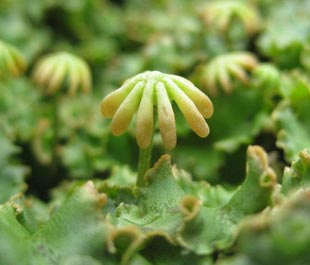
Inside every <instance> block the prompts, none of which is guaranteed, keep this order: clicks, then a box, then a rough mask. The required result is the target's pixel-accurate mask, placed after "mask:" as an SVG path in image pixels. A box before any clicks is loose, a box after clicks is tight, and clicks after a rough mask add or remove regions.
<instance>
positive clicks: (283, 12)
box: [257, 0, 310, 69]
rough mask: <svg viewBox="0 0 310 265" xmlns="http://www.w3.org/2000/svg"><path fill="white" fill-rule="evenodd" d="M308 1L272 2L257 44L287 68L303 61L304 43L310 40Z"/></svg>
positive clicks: (282, 0)
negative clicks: (301, 56) (301, 57)
mask: <svg viewBox="0 0 310 265" xmlns="http://www.w3.org/2000/svg"><path fill="white" fill-rule="evenodd" d="M308 6H309V1H308V0H301V1H299V3H298V5H296V4H295V3H293V2H291V1H289V0H280V1H276V2H274V3H273V4H271V5H270V6H269V9H268V12H267V17H266V19H265V26H264V30H263V33H262V34H261V36H260V38H259V40H258V42H257V43H258V47H259V48H260V50H261V51H262V52H263V54H264V55H266V56H268V57H270V58H272V60H273V61H274V63H276V64H277V65H278V66H279V67H281V68H284V69H292V68H294V67H296V66H299V65H300V54H301V51H302V49H303V47H304V46H305V45H306V44H308V43H309V42H310V32H309V21H308V18H309V16H310V10H309V8H308Z"/></svg>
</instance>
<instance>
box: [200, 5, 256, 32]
mask: <svg viewBox="0 0 310 265" xmlns="http://www.w3.org/2000/svg"><path fill="white" fill-rule="evenodd" d="M202 16H203V19H204V21H205V22H206V24H207V25H210V26H214V27H216V28H217V29H219V30H221V31H227V29H228V28H229V27H230V26H231V24H232V23H233V22H234V21H235V20H238V21H240V22H241V24H242V25H243V27H244V28H245V30H246V32H247V33H248V34H249V35H252V34H254V33H256V32H257V31H258V30H259V28H260V27H261V25H260V24H261V22H260V18H259V15H258V12H257V11H256V10H255V8H253V7H252V6H251V5H248V4H247V3H244V2H243V1H239V0H229V1H213V2H211V3H209V4H208V5H207V6H206V8H205V9H204V10H203V13H202Z"/></svg>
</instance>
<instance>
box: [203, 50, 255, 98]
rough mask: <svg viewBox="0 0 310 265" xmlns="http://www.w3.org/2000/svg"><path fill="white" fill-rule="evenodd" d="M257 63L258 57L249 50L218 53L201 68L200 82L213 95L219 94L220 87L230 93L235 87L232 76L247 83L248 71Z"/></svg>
mask: <svg viewBox="0 0 310 265" xmlns="http://www.w3.org/2000/svg"><path fill="white" fill-rule="evenodd" d="M256 65H257V59H256V57H255V56H254V55H253V54H251V53H249V52H231V53H227V54H222V55H218V56H216V57H215V58H213V59H212V60H211V61H210V62H209V63H208V64H207V65H204V66H202V67H201V68H200V70H199V71H200V73H199V77H200V82H201V83H202V84H203V85H204V87H205V88H206V90H207V91H208V92H209V93H210V94H212V95H213V96H216V95H217V94H218V90H219V87H221V88H222V89H223V91H224V92H225V93H227V94H229V93H231V92H232V91H233V88H234V86H233V82H232V78H231V77H233V78H234V79H237V80H239V81H241V82H242V83H247V82H248V80H249V78H248V75H247V71H251V70H252V69H254V68H255V66H256Z"/></svg>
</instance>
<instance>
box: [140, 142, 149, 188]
mask: <svg viewBox="0 0 310 265" xmlns="http://www.w3.org/2000/svg"><path fill="white" fill-rule="evenodd" d="M152 148H153V145H152V144H150V145H149V147H147V148H140V153H139V164H138V176H137V182H136V184H137V186H138V187H144V186H145V180H144V175H145V173H146V171H147V170H148V169H149V168H150V162H151V155H152Z"/></svg>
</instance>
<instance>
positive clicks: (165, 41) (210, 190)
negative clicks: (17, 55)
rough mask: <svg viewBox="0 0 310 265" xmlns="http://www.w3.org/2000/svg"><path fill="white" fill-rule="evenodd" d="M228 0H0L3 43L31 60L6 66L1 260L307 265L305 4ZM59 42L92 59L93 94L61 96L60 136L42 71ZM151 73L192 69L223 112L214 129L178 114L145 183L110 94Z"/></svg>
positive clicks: (0, 109) (0, 108)
mask: <svg viewBox="0 0 310 265" xmlns="http://www.w3.org/2000/svg"><path fill="white" fill-rule="evenodd" d="M228 2H230V3H232V4H230V9H229V8H227V5H226V4H227V1H220V0H218V1H207V0H193V1H185V0H169V1H165V0H160V1H150V0H144V1H141V0H127V1H108V0H74V1H73V0H68V1H59V0H31V1H30V0H24V1H19V0H3V1H1V2H0V38H1V40H2V41H5V42H8V43H11V44H13V45H14V46H15V47H17V48H18V49H19V50H20V51H21V53H22V54H23V55H24V57H25V58H26V61H27V63H28V69H27V71H26V73H25V74H24V75H22V76H20V77H14V78H13V77H8V76H6V75H4V76H3V75H1V76H0V77H1V80H0V121H1V123H0V147H1V148H0V203H1V204H0V235H1V236H0V264H7V265H10V264H12V265H13V264H42V265H45V264H46V265H50V264H90V265H92V264H94V265H96V264H142V265H143V264H190V263H191V264H206V265H207V264H208V265H209V264H210V265H211V264H217V265H232V264H238V265H239V264H246V265H254V264H260V265H261V264H266V265H267V264H268V265H269V264H270V265H271V264H275V263H281V262H282V263H285V264H294V265H306V264H309V263H310V257H309V251H308V249H309V245H310V230H309V224H308V223H309V222H308V220H309V212H310V210H309V205H310V186H309V185H310V155H309V154H310V151H309V148H310V137H309V135H310V116H309V113H310V52H309V51H310V22H309V17H310V2H309V0H298V1H289V0H275V1H266V0H247V1H246V0H234V1H228ZM213 4H216V5H217V6H216V5H215V7H216V8H217V9H213V10H215V11H212V12H214V13H216V12H219V13H218V14H219V15H218V16H217V17H215V19H214V20H212V19H210V14H209V13H208V12H209V11H208V10H210V6H212V5H213ZM222 6H224V12H223V8H222V9H221V7H222ZM216 10H217V11H216ZM221 10H222V11H221ZM240 10H243V11H242V12H243V13H242V14H243V15H242V16H241V15H240V12H239V11H240ZM212 12H211V13H212ZM221 12H222V13H221ZM238 12H239V13H238ZM244 14H246V15H244ZM225 21H226V22H227V21H229V23H225ZM57 51H67V52H72V53H74V54H77V55H79V56H80V57H82V58H84V59H85V60H86V61H87V62H88V64H89V65H90V68H91V72H92V76H93V90H92V92H91V93H90V94H87V95H84V94H82V93H78V94H77V95H75V96H69V95H66V93H65V92H64V91H61V92H60V93H59V95H58V97H57V106H58V110H59V121H58V125H57V127H58V133H57V141H56V142H55V123H54V117H53V115H54V112H53V108H54V101H53V100H52V99H51V98H50V97H48V96H46V94H45V93H44V88H39V87H38V86H37V85H35V83H34V82H33V81H32V78H31V76H32V72H33V69H34V65H35V64H36V62H37V61H38V60H39V59H40V58H41V57H42V56H44V55H46V54H48V53H51V52H57ZM234 52H248V53H250V54H251V56H253V57H254V58H255V64H253V67H251V68H247V67H244V62H241V63H240V61H239V62H237V63H234V62H231V61H225V58H227V57H228V56H227V55H230V54H232V53H234ZM220 56H221V58H224V59H223V60H222V64H223V67H212V68H210V67H209V68H208V66H209V65H211V63H212V62H214V61H216V59H218V58H219V57H220ZM208 69H209V70H208ZM210 69H211V71H210ZM145 70H158V71H162V72H167V73H171V74H178V75H182V76H184V77H186V78H188V79H189V80H191V81H192V82H194V83H195V85H196V86H198V87H199V88H201V89H202V90H203V91H205V93H206V94H208V95H210V98H211V100H212V101H213V103H214V109H215V112H214V115H213V117H212V118H211V119H210V120H209V121H208V123H209V125H210V128H211V134H210V136H209V137H208V138H207V139H199V138H198V137H197V136H196V135H194V134H193V133H192V132H191V131H190V128H189V127H188V125H187V124H186V123H185V121H184V119H183V117H182V115H181V113H178V112H176V119H177V131H178V144H177V147H176V148H175V149H174V150H173V151H172V152H171V154H170V155H171V158H170V157H169V156H168V155H164V156H162V157H161V158H160V156H161V154H164V153H165V150H164V149H163V147H162V144H161V141H160V137H159V135H158V132H156V133H155V136H154V137H155V138H154V155H153V161H152V163H153V164H154V163H155V162H156V161H157V160H158V159H159V161H158V162H157V163H156V164H155V166H154V168H153V169H152V170H150V171H149V172H148V175H147V180H148V185H147V187H145V188H141V189H138V188H136V187H135V185H134V183H135V176H136V166H137V161H138V148H137V146H136V143H135V139H134V126H132V127H130V129H129V131H128V132H127V133H126V134H124V135H122V136H120V137H115V136H113V135H112V134H111V133H110V127H109V121H107V120H104V119H103V118H102V117H100V112H99V105H100V101H101V99H102V97H103V96H104V95H106V94H108V93H109V92H111V91H112V90H114V89H116V88H118V87H119V86H120V85H121V84H122V82H123V81H124V80H125V79H127V78H129V77H131V76H133V75H135V74H137V73H139V72H142V71H145ZM1 71H2V66H1ZM212 78H213V81H214V82H215V83H214V84H215V89H216V94H212V93H211V94H210V92H211V91H210V90H209V89H210V88H209V86H208V84H210V79H211V81H212ZM227 84H228V86H229V87H231V91H230V92H229V93H226V92H225V91H227V90H225V86H227ZM249 145H251V146H249ZM55 158H56V159H55ZM171 159H172V162H171ZM307 246H308V248H307Z"/></svg>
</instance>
